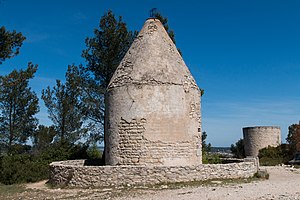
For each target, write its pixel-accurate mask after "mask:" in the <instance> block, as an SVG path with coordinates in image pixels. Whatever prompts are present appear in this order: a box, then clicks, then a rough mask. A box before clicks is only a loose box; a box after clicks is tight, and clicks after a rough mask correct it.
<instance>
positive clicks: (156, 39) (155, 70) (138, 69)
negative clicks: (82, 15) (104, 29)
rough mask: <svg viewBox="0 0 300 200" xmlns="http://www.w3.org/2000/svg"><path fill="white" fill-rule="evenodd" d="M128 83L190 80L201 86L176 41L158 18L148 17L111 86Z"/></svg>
mask: <svg viewBox="0 0 300 200" xmlns="http://www.w3.org/2000/svg"><path fill="white" fill-rule="evenodd" d="M127 84H138V85H143V84H147V85H156V84H174V85H185V84H188V85H190V86H192V87H194V88H197V89H199V88H198V87H197V85H196V83H195V80H194V78H193V77H192V75H191V73H190V71H189V70H188V68H187V66H186V65H185V63H184V61H183V59H182V57H181V55H180V54H179V52H178V50H177V48H176V46H175V44H174V43H173V41H172V40H171V38H170V37H169V35H168V33H167V32H166V30H165V29H164V27H163V25H162V23H161V22H160V21H159V20H158V19H156V18H149V19H147V20H146V22H145V24H144V26H143V28H142V29H141V31H140V32H139V34H138V36H137V38H136V39H135V40H134V42H133V44H132V45H131V47H130V48H129V50H128V51H127V53H126V55H125V56H124V58H123V60H122V61H121V63H120V65H119V66H118V68H117V70H116V71H115V73H114V75H113V77H112V79H111V81H110V84H109V86H108V90H109V89H111V88H114V87H121V86H123V85H127Z"/></svg>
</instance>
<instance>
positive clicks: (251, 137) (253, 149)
mask: <svg viewBox="0 0 300 200" xmlns="http://www.w3.org/2000/svg"><path fill="white" fill-rule="evenodd" d="M243 136H244V149H245V155H246V156H252V157H257V156H258V152H259V150H260V149H263V148H265V147H268V146H271V147H277V146H279V145H280V144H281V132H280V127H277V126H255V127H245V128H243Z"/></svg>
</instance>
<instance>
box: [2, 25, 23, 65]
mask: <svg viewBox="0 0 300 200" xmlns="http://www.w3.org/2000/svg"><path fill="white" fill-rule="evenodd" d="M25 39H26V38H25V37H24V36H23V35H22V33H17V32H16V31H13V32H9V31H7V30H6V29H5V27H4V26H2V27H1V28H0V64H2V62H4V61H5V60H6V59H7V58H12V57H14V56H16V55H18V54H19V50H20V47H21V46H22V44H23V41H24V40H25Z"/></svg>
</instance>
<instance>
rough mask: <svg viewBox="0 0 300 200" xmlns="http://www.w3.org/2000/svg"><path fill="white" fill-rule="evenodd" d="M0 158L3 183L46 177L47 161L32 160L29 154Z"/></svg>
mask: <svg viewBox="0 0 300 200" xmlns="http://www.w3.org/2000/svg"><path fill="white" fill-rule="evenodd" d="M1 160H2V161H1V172H0V174H1V175H0V177H1V182H2V183H3V184H7V185H8V184H14V183H23V182H35V181H39V180H42V179H46V178H48V168H49V166H48V163H47V162H45V161H39V160H34V158H33V156H31V155H29V154H16V155H7V156H3V157H2V159H1Z"/></svg>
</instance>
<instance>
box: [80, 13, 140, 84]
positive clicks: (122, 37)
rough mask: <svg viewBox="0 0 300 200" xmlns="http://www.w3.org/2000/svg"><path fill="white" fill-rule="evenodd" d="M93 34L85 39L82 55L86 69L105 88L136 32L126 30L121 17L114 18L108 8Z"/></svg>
mask: <svg viewBox="0 0 300 200" xmlns="http://www.w3.org/2000/svg"><path fill="white" fill-rule="evenodd" d="M94 34H95V35H94V37H92V38H87V39H86V41H85V43H86V46H87V49H86V50H84V51H83V53H82V57H84V58H85V59H86V61H87V70H88V71H90V72H91V73H92V74H93V75H94V77H95V80H96V81H97V84H98V85H99V86H101V87H103V88H104V89H106V87H107V86H108V84H109V81H110V79H111V77H112V75H113V73H114V72H115V70H116V68H117V67H118V65H119V63H120V62H121V60H122V59H123V57H124V55H125V54H126V52H127V50H128V49H129V47H130V46H131V44H132V42H133V40H134V38H135V36H136V35H137V32H132V31H128V30H127V26H126V24H125V23H124V22H123V21H122V17H121V16H120V17H119V19H118V20H116V18H115V16H114V14H113V12H112V11H111V10H110V11H108V13H106V14H105V15H104V16H103V17H102V18H101V19H100V25H99V29H95V30H94Z"/></svg>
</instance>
